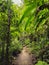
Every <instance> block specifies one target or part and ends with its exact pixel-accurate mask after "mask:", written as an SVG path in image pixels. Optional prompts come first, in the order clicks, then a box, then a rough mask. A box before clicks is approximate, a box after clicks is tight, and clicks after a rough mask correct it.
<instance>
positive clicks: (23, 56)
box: [13, 47, 34, 65]
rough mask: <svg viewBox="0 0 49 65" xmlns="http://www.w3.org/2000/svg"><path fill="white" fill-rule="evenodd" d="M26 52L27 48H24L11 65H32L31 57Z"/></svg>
mask: <svg viewBox="0 0 49 65" xmlns="http://www.w3.org/2000/svg"><path fill="white" fill-rule="evenodd" d="M28 50H29V49H28V48H26V47H24V48H23V50H22V52H21V53H20V54H19V55H18V57H15V60H14V61H13V65H33V63H32V55H30V54H29V52H28ZM33 60H34V59H33Z"/></svg>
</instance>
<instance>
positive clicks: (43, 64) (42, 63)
mask: <svg viewBox="0 0 49 65" xmlns="http://www.w3.org/2000/svg"><path fill="white" fill-rule="evenodd" d="M35 65H48V64H47V63H46V62H44V61H38V63H37V64H35Z"/></svg>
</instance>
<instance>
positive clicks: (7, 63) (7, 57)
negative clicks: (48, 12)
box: [5, 0, 11, 65]
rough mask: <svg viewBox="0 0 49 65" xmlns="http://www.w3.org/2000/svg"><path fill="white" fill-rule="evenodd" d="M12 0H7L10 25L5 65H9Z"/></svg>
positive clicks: (8, 25) (8, 26)
mask: <svg viewBox="0 0 49 65" xmlns="http://www.w3.org/2000/svg"><path fill="white" fill-rule="evenodd" d="M10 2H11V1H10V0H7V3H8V5H7V7H8V22H7V23H8V24H7V39H6V43H7V44H6V63H5V65H9V45H10V18H11V15H10V14H11V12H10V11H11V10H10Z"/></svg>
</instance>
